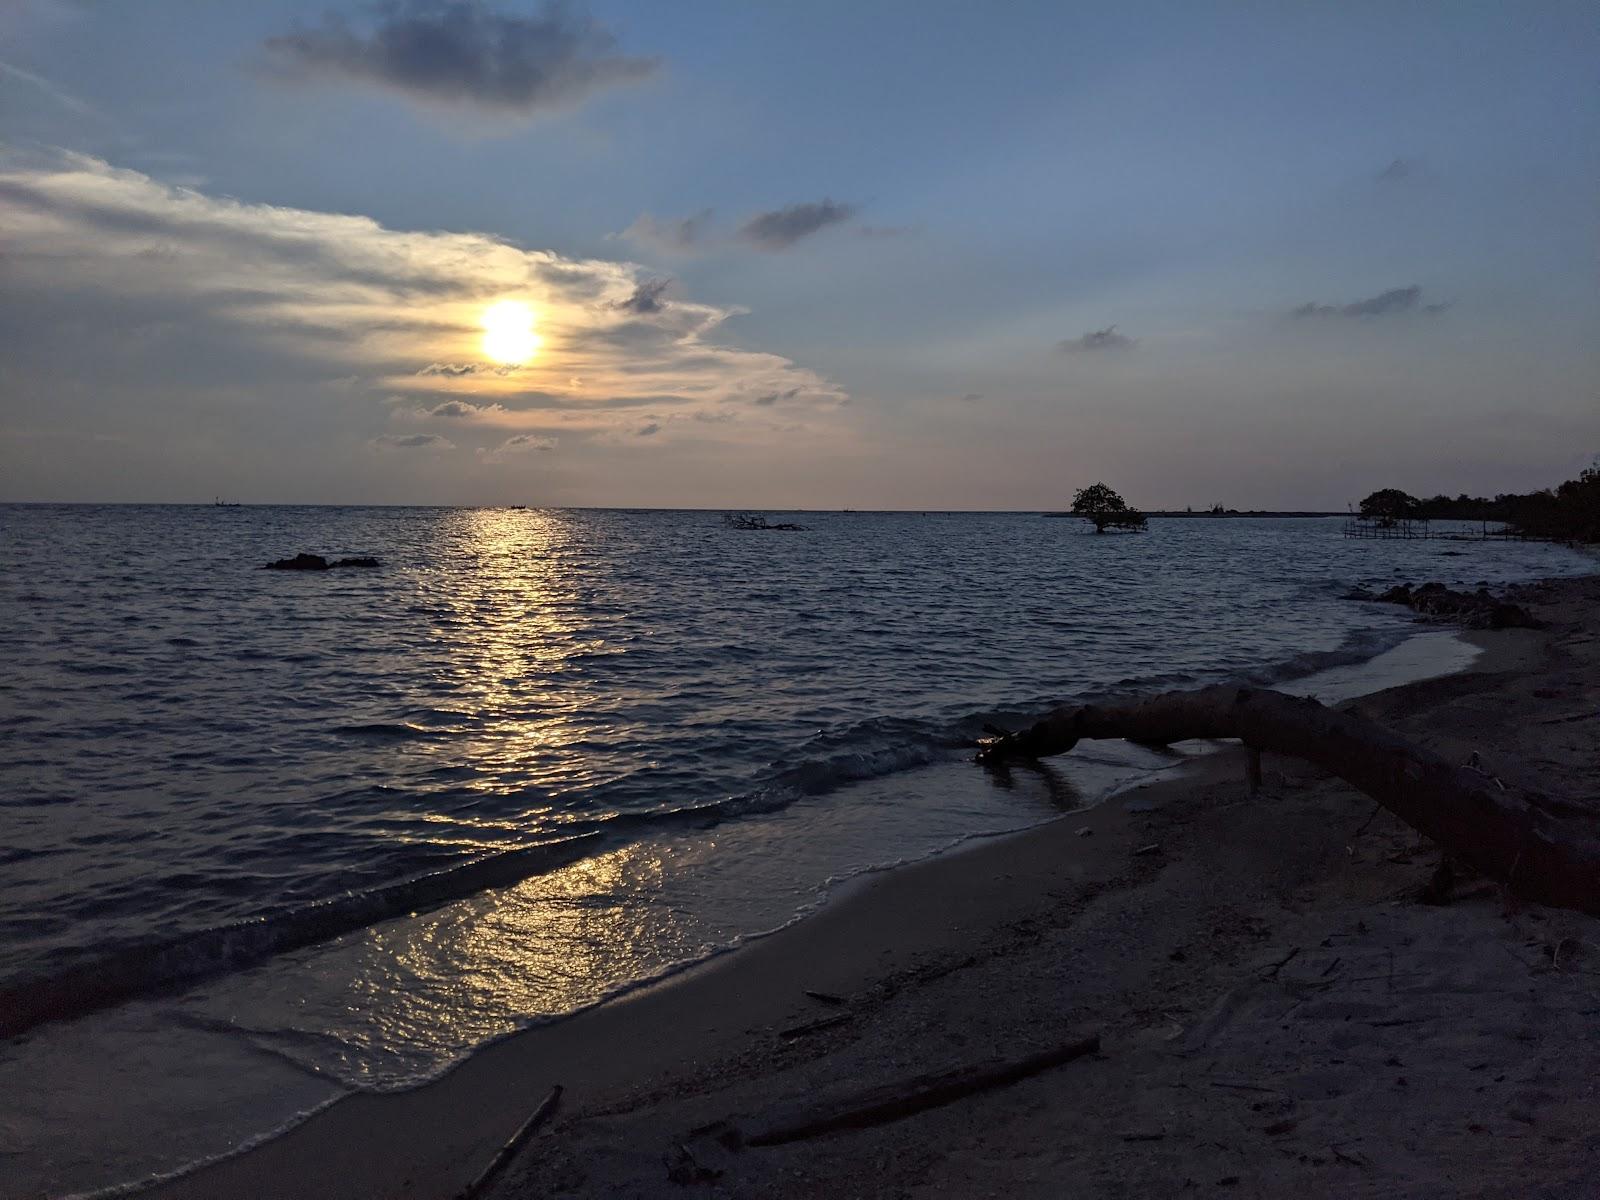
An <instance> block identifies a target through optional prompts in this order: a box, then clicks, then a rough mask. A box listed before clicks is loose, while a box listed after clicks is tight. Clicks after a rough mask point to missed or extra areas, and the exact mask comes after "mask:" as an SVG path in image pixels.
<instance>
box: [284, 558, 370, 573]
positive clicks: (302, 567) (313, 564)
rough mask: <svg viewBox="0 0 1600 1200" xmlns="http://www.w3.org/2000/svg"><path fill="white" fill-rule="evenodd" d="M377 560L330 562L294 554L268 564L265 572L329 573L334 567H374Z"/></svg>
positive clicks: (341, 559)
mask: <svg viewBox="0 0 1600 1200" xmlns="http://www.w3.org/2000/svg"><path fill="white" fill-rule="evenodd" d="M377 565H378V560H377V559H375V558H370V557H365V556H363V557H359V558H336V559H334V560H333V561H332V562H329V561H328V560H327V559H325V558H323V557H322V555H320V554H296V555H295V556H294V557H293V558H280V559H278V561H277V562H269V563H268V564H267V565H266V566H265V567H263V568H262V569H263V570H266V571H330V570H332V569H333V568H334V567H375V566H377Z"/></svg>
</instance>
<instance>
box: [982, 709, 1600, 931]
mask: <svg viewBox="0 0 1600 1200" xmlns="http://www.w3.org/2000/svg"><path fill="white" fill-rule="evenodd" d="M1084 738H1095V739H1098V738H1124V739H1126V740H1128V741H1131V742H1136V743H1139V744H1142V745H1149V746H1167V745H1171V744H1172V743H1173V742H1179V741H1185V740H1187V739H1190V738H1238V739H1240V740H1241V741H1243V742H1244V744H1245V745H1246V746H1247V747H1249V748H1250V749H1251V750H1253V751H1257V752H1259V751H1262V750H1267V751H1272V752H1274V753H1278V754H1287V755H1292V756H1294V757H1296V758H1301V759H1304V760H1306V761H1307V762H1310V763H1314V764H1315V765H1317V766H1319V767H1321V768H1323V769H1324V770H1326V771H1328V772H1330V773H1332V774H1334V775H1337V776H1338V777H1339V778H1340V779H1343V780H1344V781H1345V782H1346V783H1349V784H1351V785H1352V786H1354V787H1356V788H1358V789H1360V790H1361V791H1363V792H1365V793H1366V794H1367V795H1369V796H1371V797H1372V798H1373V799H1374V800H1376V801H1378V803H1380V804H1382V805H1383V806H1384V807H1385V808H1387V809H1388V810H1389V811H1390V812H1392V813H1394V814H1395V815H1396V816H1397V817H1399V818H1400V819H1401V820H1402V821H1405V822H1406V823H1407V824H1408V825H1410V826H1411V827H1412V828H1414V829H1416V830H1417V831H1418V832H1419V833H1422V834H1425V835H1426V836H1428V837H1430V838H1432V839H1433V840H1435V841H1436V842H1438V843H1439V844H1440V846H1442V847H1443V848H1444V850H1445V852H1446V853H1447V854H1450V855H1451V856H1453V857H1455V858H1456V859H1459V860H1460V861H1461V862H1463V863H1465V864H1467V865H1469V866H1471V867H1473V868H1475V869H1476V870H1478V871H1480V872H1482V873H1483V874H1484V875H1486V876H1488V877H1489V878H1491V879H1495V880H1498V881H1499V882H1501V883H1503V884H1505V885H1506V886H1507V887H1508V888H1509V889H1510V891H1511V892H1512V893H1514V894H1515V895H1518V896H1520V897H1523V898H1524V899H1527V900H1532V901H1535V902H1537V903H1541V904H1550V905H1555V906H1556V907H1559V908H1573V909H1579V910H1581V911H1583V912H1589V913H1596V914H1600V838H1597V837H1596V833H1597V822H1596V820H1595V817H1594V815H1593V814H1589V813H1588V812H1587V811H1586V810H1583V809H1581V808H1579V807H1577V806H1575V805H1566V804H1562V803H1561V802H1559V801H1557V800H1554V799H1552V798H1550V797H1547V796H1544V795H1542V794H1540V793H1538V792H1533V791H1529V790H1526V789H1522V788H1517V787H1513V786H1511V785H1509V784H1507V783H1504V782H1502V781H1501V780H1499V779H1497V778H1495V777H1494V776H1492V775H1489V774H1487V773H1486V772H1484V771H1481V770H1478V769H1475V768H1474V767H1473V766H1471V765H1469V766H1461V767H1458V766H1455V765H1454V764H1452V763H1450V762H1448V761H1446V760H1445V759H1443V758H1441V757H1440V756H1439V755H1437V754H1435V753H1433V751H1431V750H1428V749H1425V748H1424V747H1422V746H1419V745H1417V744H1415V743H1414V742H1411V741H1408V740H1407V739H1406V738H1403V737H1401V736H1400V735H1399V734H1397V733H1395V732H1394V731H1392V730H1390V729H1387V728H1385V727H1383V726H1381V725H1378V724H1376V723H1375V722H1372V721H1367V720H1364V719H1363V718H1361V717H1357V716H1354V715H1353V714H1351V713H1347V712H1340V711H1338V710H1336V709H1331V708H1327V707H1325V706H1324V705H1322V704H1319V703H1318V702H1317V701H1315V700H1312V699H1309V698H1301V697H1294V696H1287V695H1285V694H1284V693H1282V692H1275V691H1271V690H1269V689H1264V688H1248V687H1233V686H1228V685H1222V686H1217V687H1209V688H1201V689H1199V690H1198V691H1191V692H1167V693H1164V694H1162V695H1158V696H1152V697H1148V698H1145V699H1134V700H1128V701H1123V702H1118V703H1110V704H1104V705H1079V706H1066V707H1062V708H1058V709H1056V710H1055V711H1054V712H1052V713H1050V714H1049V715H1048V716H1046V717H1045V718H1044V719H1043V720H1041V721H1039V722H1037V723H1036V724H1034V725H1031V726H1029V727H1028V728H1026V729H1022V730H1019V731H1017V732H1014V733H1009V734H1005V735H1004V736H1001V737H997V738H994V739H992V740H990V741H988V742H986V743H985V744H984V745H983V746H982V748H981V749H980V750H979V752H978V761H979V762H982V763H1003V762H1005V761H1007V760H1011V759H1030V758H1043V757H1045V756H1047V755H1051V754H1064V753H1066V752H1067V751H1069V750H1071V749H1072V748H1073V747H1074V746H1076V745H1077V744H1078V742H1079V741H1081V740H1083V739H1084ZM1585 818H1587V819H1585Z"/></svg>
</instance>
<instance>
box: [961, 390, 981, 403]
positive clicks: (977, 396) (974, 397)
mask: <svg viewBox="0 0 1600 1200" xmlns="http://www.w3.org/2000/svg"><path fill="white" fill-rule="evenodd" d="M982 399H983V393H982V392H968V393H967V394H966V395H965V396H962V397H960V400H961V403H963V404H976V403H977V402H978V401H979V400H982Z"/></svg>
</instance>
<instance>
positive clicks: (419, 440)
mask: <svg viewBox="0 0 1600 1200" xmlns="http://www.w3.org/2000/svg"><path fill="white" fill-rule="evenodd" d="M372 444H373V445H374V446H376V447H377V448H378V449H379V450H454V449H455V448H456V444H455V443H454V442H452V441H451V440H450V439H449V438H446V437H440V436H439V435H438V434H437V433H380V434H379V435H378V436H377V437H375V438H373V439H372Z"/></svg>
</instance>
